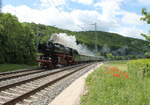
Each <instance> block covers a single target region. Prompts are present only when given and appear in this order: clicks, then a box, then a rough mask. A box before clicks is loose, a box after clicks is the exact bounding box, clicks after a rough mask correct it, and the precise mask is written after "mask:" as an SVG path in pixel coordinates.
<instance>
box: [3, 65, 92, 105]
mask: <svg viewBox="0 0 150 105" xmlns="http://www.w3.org/2000/svg"><path fill="white" fill-rule="evenodd" d="M89 65H91V64H82V65H81V64H80V65H76V66H71V67H65V68H63V69H56V70H54V71H47V72H46V73H43V74H42V75H38V76H35V77H31V78H28V79H24V80H21V81H17V82H15V83H9V84H6V85H2V86H0V104H1V105H15V104H16V103H18V102H21V101H23V100H25V99H26V98H28V97H30V96H32V95H33V94H36V93H37V92H39V91H41V90H42V89H45V88H47V87H48V86H51V85H52V84H54V83H56V82H58V81H60V80H61V79H63V78H66V77H67V76H70V75H72V74H73V73H75V72H77V71H80V70H82V69H83V68H85V67H88V66H89Z"/></svg>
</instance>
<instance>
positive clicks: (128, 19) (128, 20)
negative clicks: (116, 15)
mask: <svg viewBox="0 0 150 105" xmlns="http://www.w3.org/2000/svg"><path fill="white" fill-rule="evenodd" d="M121 14H122V18H121V21H122V22H123V23H124V24H129V25H131V24H132V25H142V24H143V23H144V22H143V21H141V20H140V18H141V17H142V16H141V15H138V14H136V13H132V12H127V11H123V12H122V13H121Z"/></svg>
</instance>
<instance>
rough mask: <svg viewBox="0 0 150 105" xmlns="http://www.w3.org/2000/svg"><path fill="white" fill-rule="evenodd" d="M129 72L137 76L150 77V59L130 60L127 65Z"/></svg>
mask: <svg viewBox="0 0 150 105" xmlns="http://www.w3.org/2000/svg"><path fill="white" fill-rule="evenodd" d="M127 64H128V70H129V72H131V73H133V74H135V75H137V76H142V77H143V76H150V59H139V60H131V61H129V62H128V63H127Z"/></svg>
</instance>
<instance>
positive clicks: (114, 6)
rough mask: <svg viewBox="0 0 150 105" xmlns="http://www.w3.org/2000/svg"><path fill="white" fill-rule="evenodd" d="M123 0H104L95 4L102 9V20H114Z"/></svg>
mask: <svg viewBox="0 0 150 105" xmlns="http://www.w3.org/2000/svg"><path fill="white" fill-rule="evenodd" d="M122 1H123V0H102V1H101V2H98V3H96V4H95V7H97V8H100V9H101V10H102V17H101V19H102V20H106V21H107V20H110V19H111V20H114V19H116V15H117V14H118V12H119V11H120V10H121V9H120V5H121V2H122Z"/></svg>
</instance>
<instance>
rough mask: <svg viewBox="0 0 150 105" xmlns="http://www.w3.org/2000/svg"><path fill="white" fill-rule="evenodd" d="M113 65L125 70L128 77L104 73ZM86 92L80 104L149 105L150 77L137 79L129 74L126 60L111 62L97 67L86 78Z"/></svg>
mask: <svg viewBox="0 0 150 105" xmlns="http://www.w3.org/2000/svg"><path fill="white" fill-rule="evenodd" d="M108 66H109V67H110V66H115V67H118V68H119V69H120V70H123V71H127V74H128V76H129V77H128V78H125V77H124V76H122V75H121V76H120V77H114V76H113V75H112V74H110V73H106V72H107V70H106V67H108ZM86 88H87V91H88V92H87V93H86V94H84V95H83V96H82V97H81V104H80V105H150V94H149V93H150V78H143V79H139V78H137V77H136V76H135V75H132V73H131V74H130V71H128V70H127V64H126V62H123V63H122V62H111V63H107V64H104V66H103V67H101V68H99V69H97V70H96V71H95V72H93V73H92V74H91V75H89V76H88V78H87V80H86Z"/></svg>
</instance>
